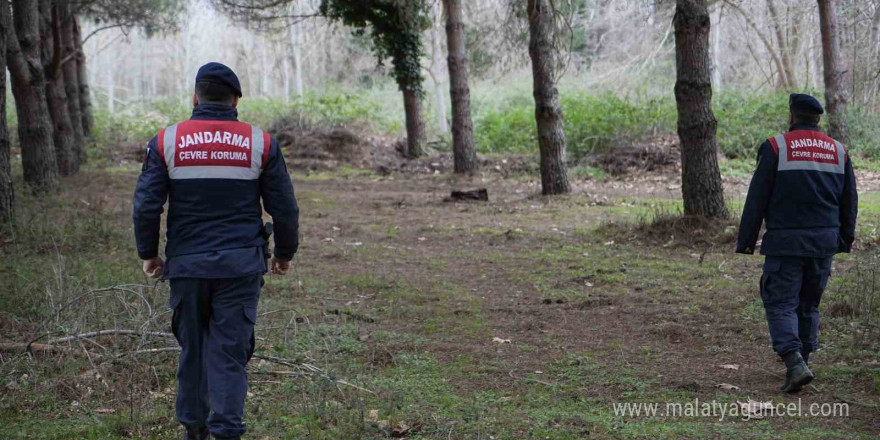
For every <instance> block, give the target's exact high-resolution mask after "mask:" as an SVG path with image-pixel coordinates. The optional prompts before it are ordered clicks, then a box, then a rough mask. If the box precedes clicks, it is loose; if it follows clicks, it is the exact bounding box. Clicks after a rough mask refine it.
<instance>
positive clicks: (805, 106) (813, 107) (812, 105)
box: [788, 93, 825, 116]
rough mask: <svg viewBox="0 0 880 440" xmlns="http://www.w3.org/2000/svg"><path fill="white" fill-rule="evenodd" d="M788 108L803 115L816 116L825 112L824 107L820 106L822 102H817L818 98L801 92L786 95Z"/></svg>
mask: <svg viewBox="0 0 880 440" xmlns="http://www.w3.org/2000/svg"><path fill="white" fill-rule="evenodd" d="M788 109H789V110H790V111H791V112H792V113H799V114H804V115H816V116H818V115H821V114H822V113H825V109H823V108H822V104H820V103H819V100H818V99H816V98H813V97H812V96H810V95H805V94H802V93H792V94H791V96H789V97H788Z"/></svg>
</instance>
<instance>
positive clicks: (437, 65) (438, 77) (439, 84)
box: [428, 2, 449, 133]
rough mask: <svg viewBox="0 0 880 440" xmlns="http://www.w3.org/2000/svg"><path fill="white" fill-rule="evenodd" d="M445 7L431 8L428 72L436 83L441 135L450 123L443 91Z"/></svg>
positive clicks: (435, 103)
mask: <svg viewBox="0 0 880 440" xmlns="http://www.w3.org/2000/svg"><path fill="white" fill-rule="evenodd" d="M442 17H443V5H442V4H441V3H440V2H435V3H434V4H433V5H432V6H431V21H432V24H431V69H430V70H428V72H429V73H430V75H431V82H433V83H434V106H435V107H436V109H435V110H436V112H437V116H436V118H437V128H439V129H440V132H441V133H448V132H449V122H447V120H446V100H445V99H444V98H443V95H445V93H444V90H443V81H442V78H443V73H442V72H443V66H441V64H443V41H442V38H443V37H442V36H441V33H442V32H443V30H442V28H441V26H442V20H441V18H442Z"/></svg>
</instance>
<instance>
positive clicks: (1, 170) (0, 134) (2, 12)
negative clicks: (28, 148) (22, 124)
mask: <svg viewBox="0 0 880 440" xmlns="http://www.w3.org/2000/svg"><path fill="white" fill-rule="evenodd" d="M9 12H10V11H9V5H5V4H4V5H0V54H5V53H6V36H7V35H9V27H10V26H11V25H12V22H11V19H10V18H11V17H10V16H9ZM0 84H3V85H4V86H3V87H2V88H0V223H8V222H10V221H11V220H12V219H13V218H15V189H14V187H13V185H12V166H11V165H10V163H9V130H8V128H7V126H6V86H5V84H6V57H0Z"/></svg>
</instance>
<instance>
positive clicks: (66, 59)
mask: <svg viewBox="0 0 880 440" xmlns="http://www.w3.org/2000/svg"><path fill="white" fill-rule="evenodd" d="M58 7H59V8H60V11H59V12H60V16H61V53H62V63H61V70H62V76H63V77H64V91H65V94H66V95H67V106H68V110H69V112H70V120H71V124H72V126H73V137H74V149H73V153H74V156H75V157H76V159H77V160H76V167H77V169H79V165H80V164H81V163H82V162H83V160H84V158H85V148H86V147H85V144H86V141H85V131H84V127H83V124H82V110H81V107H80V106H81V104H80V95H79V72H78V71H77V63H76V57H77V53H76V42H75V41H74V35H75V32H74V27H75V25H76V23H75V17H74V16H73V14H72V8H71V7H70V4H69V3H66V2H59V4H58Z"/></svg>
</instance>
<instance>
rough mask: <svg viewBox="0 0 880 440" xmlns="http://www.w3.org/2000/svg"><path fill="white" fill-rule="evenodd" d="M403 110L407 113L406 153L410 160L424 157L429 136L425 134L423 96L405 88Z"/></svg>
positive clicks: (403, 88)
mask: <svg viewBox="0 0 880 440" xmlns="http://www.w3.org/2000/svg"><path fill="white" fill-rule="evenodd" d="M401 89H402V90H403V110H404V112H405V113H406V151H405V152H404V155H405V156H406V157H408V158H411V159H412V158H416V157H419V156H421V155H422V150H423V147H424V145H425V139H426V138H427V134H426V133H425V117H424V115H423V112H422V94H421V93H419V92H417V91H415V90H412V88H411V87H408V86H403V87H401Z"/></svg>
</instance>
